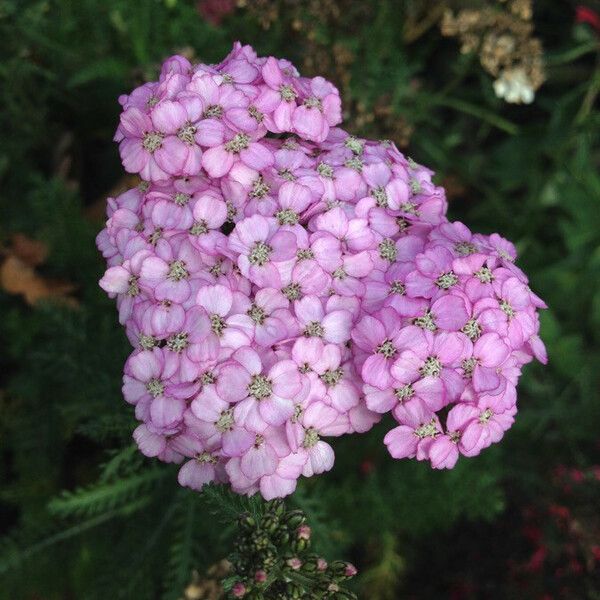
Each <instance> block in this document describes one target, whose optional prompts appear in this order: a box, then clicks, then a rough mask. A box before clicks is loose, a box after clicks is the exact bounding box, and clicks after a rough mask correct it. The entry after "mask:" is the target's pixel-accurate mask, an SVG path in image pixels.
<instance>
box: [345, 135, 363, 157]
mask: <svg viewBox="0 0 600 600" xmlns="http://www.w3.org/2000/svg"><path fill="white" fill-rule="evenodd" d="M344 146H346V148H349V149H350V150H352V152H354V154H362V151H363V143H362V142H361V141H360V140H358V139H356V138H355V137H354V136H353V135H350V136H348V137H347V138H346V141H345V142H344Z"/></svg>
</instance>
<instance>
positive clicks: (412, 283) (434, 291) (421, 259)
mask: <svg viewBox="0 0 600 600" xmlns="http://www.w3.org/2000/svg"><path fill="white" fill-rule="evenodd" d="M452 261H453V256H452V253H451V252H450V251H449V250H447V249H446V248H444V247H443V246H436V247H434V248H431V249H429V250H426V251H425V252H424V253H423V254H419V255H418V256H417V258H416V260H415V264H416V267H417V268H416V270H415V271H413V272H412V273H410V274H409V275H408V276H407V278H406V291H407V292H408V294H409V295H411V296H414V297H416V296H421V297H424V298H431V299H433V300H435V299H437V298H439V297H440V296H442V295H443V294H444V293H446V292H447V291H448V290H451V289H452V288H454V287H455V286H457V285H458V283H459V278H458V275H456V273H454V271H453V270H452Z"/></svg>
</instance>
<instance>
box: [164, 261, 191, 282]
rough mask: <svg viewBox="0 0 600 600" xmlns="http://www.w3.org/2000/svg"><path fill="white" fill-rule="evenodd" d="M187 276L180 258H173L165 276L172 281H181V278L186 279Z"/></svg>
mask: <svg viewBox="0 0 600 600" xmlns="http://www.w3.org/2000/svg"><path fill="white" fill-rule="evenodd" d="M189 276H190V274H189V273H188V270H187V269H186V267H185V263H184V262H183V261H182V260H174V261H173V262H172V263H171V264H170V265H169V274H168V275H167V277H168V278H169V279H171V280H172V281H181V280H182V279H187V278H188V277H189Z"/></svg>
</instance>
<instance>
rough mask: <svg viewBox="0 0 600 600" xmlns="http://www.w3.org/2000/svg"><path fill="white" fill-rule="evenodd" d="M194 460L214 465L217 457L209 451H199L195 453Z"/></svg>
mask: <svg viewBox="0 0 600 600" xmlns="http://www.w3.org/2000/svg"><path fill="white" fill-rule="evenodd" d="M196 460H197V461H198V462H199V463H201V464H211V465H216V464H217V462H218V460H219V459H218V458H217V457H216V456H214V455H213V454H211V453H210V452H200V453H199V454H196Z"/></svg>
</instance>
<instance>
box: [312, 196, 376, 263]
mask: <svg viewBox="0 0 600 600" xmlns="http://www.w3.org/2000/svg"><path fill="white" fill-rule="evenodd" d="M316 226H317V229H318V230H319V231H326V232H327V233H330V234H331V235H332V236H333V237H335V238H336V239H337V240H339V241H340V242H341V244H342V248H343V249H344V250H349V251H351V252H360V251H361V250H366V249H367V248H370V247H371V246H372V244H373V242H374V237H373V233H372V232H371V230H370V229H369V228H368V222H367V221H366V219H348V218H347V217H346V214H345V213H344V211H343V210H342V209H341V208H339V207H335V208H332V209H331V210H329V211H327V212H326V213H325V214H322V215H319V216H318V217H317V219H316Z"/></svg>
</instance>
